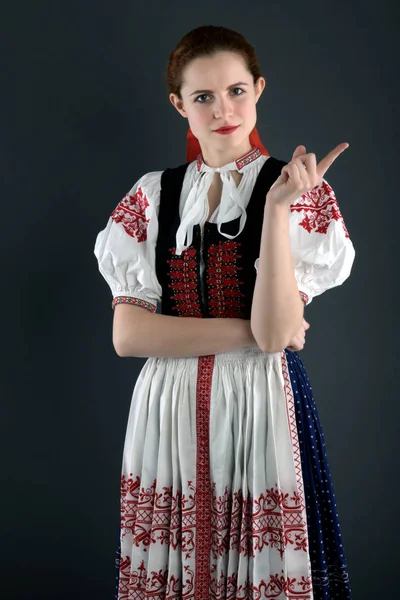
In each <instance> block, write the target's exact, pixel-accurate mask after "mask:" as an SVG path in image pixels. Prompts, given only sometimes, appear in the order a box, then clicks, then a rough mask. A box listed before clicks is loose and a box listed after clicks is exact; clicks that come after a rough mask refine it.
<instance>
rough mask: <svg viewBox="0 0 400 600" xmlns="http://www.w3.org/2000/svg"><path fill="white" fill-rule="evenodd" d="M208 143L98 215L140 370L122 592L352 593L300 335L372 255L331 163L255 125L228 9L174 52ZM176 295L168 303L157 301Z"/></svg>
mask: <svg viewBox="0 0 400 600" xmlns="http://www.w3.org/2000/svg"><path fill="white" fill-rule="evenodd" d="M167 79H168V86H169V92H170V96H169V97H170V100H171V103H172V104H173V105H174V107H175V108H176V109H177V110H178V111H179V113H180V114H181V115H182V116H183V117H184V118H186V119H188V122H189V127H190V129H189V134H188V157H187V158H188V162H187V163H186V164H184V165H182V166H180V167H178V168H173V169H167V170H165V171H163V172H150V173H147V174H146V175H144V176H143V177H141V178H140V179H139V181H138V182H137V183H136V184H135V185H134V186H133V187H132V189H131V190H130V191H129V193H127V194H126V196H125V197H124V198H123V199H122V201H121V202H120V203H119V204H118V206H117V207H116V208H115V210H114V211H113V212H112V214H111V217H110V219H109V221H108V223H107V226H106V228H105V229H104V230H103V231H101V232H100V233H99V234H98V237H97V240H96V247H95V254H96V257H97V259H98V262H99V268H100V271H101V273H102V275H103V276H104V277H105V279H106V281H107V282H108V284H109V286H110V288H111V291H112V294H113V302H112V306H113V308H114V327H113V342H114V346H115V349H116V352H117V353H118V355H120V356H138V357H150V358H148V360H147V362H146V364H145V365H144V367H143V369H142V371H141V373H140V375H139V378H138V380H137V382H136V385H135V388H134V392H133V398H132V405H131V411H130V415H129V422H128V428H127V435H126V441H125V449H124V457H123V471H122V480H121V532H120V555H119V558H118V561H117V563H118V577H117V579H118V583H117V591H116V598H117V599H118V600H125V599H131V598H132V599H136V600H142V599H143V600H144V599H146V598H157V599H166V600H167V599H168V600H170V599H172V598H174V599H180V598H182V599H183V598H184V599H195V600H208V599H217V598H218V599H228V598H229V599H239V598H240V599H250V598H251V599H256V598H274V599H279V600H281V599H289V598H290V599H294V598H296V599H297V600H311V599H314V600H317V599H318V600H319V599H321V600H322V599H335V598H340V599H341V600H345V599H348V598H350V588H349V581H348V573H347V567H346V559H345V553H344V549H343V544H342V536H341V533H340V527H339V521H338V514H337V508H336V504H335V496H334V493H333V489H332V485H331V478H330V473H329V467H328V463H327V459H326V453H325V444H324V440H323V434H322V430H321V426H320V422H319V419H318V414H317V409H316V406H315V402H314V399H313V396H312V391H311V387H310V383H309V380H308V378H307V375H306V372H305V370H304V367H303V365H302V363H301V361H300V359H299V357H298V355H297V354H296V352H294V350H301V349H302V347H303V345H304V341H305V331H306V329H307V328H308V324H307V323H306V322H305V321H304V317H303V313H304V305H307V304H309V303H310V302H311V300H312V298H313V297H315V296H317V295H319V294H321V293H322V292H324V291H326V290H328V289H329V288H332V287H334V286H337V285H340V284H341V283H342V282H343V281H344V280H345V279H346V278H347V277H348V276H349V274H350V270H351V266H352V263H353V259H354V249H353V245H352V243H351V241H350V239H349V235H348V232H347V230H346V227H345V224H344V221H343V218H342V215H341V213H340V210H339V207H338V204H337V202H336V198H335V194H334V192H333V190H332V188H331V187H330V186H329V184H328V183H327V181H326V180H325V179H324V174H325V172H326V171H327V169H328V168H329V166H330V165H331V164H332V162H333V161H334V160H335V159H336V158H337V157H338V156H339V154H340V153H341V152H342V151H343V150H345V149H346V148H347V147H348V144H346V143H344V144H340V145H339V146H337V147H336V148H335V149H334V150H332V151H331V152H330V153H329V154H328V155H327V156H326V157H325V158H324V159H323V160H321V161H320V162H317V160H316V157H315V155H314V154H312V153H308V152H307V150H306V148H305V147H304V146H298V147H297V148H296V150H295V152H294V154H293V157H292V159H291V161H290V162H289V163H288V164H286V163H285V162H284V161H280V160H277V159H275V158H273V157H271V156H269V154H268V152H267V151H266V149H265V148H264V146H263V145H262V144H261V141H260V139H259V137H258V135H257V131H256V129H255V123H256V104H257V102H258V100H259V98H260V96H261V94H262V92H263V89H264V87H265V80H264V79H263V77H262V76H261V73H260V68H259V64H258V62H257V59H256V57H255V54H254V49H253V47H252V46H251V45H250V44H249V43H248V42H247V41H246V40H245V39H244V38H243V37H242V36H241V35H239V34H238V33H236V32H234V31H231V30H228V29H226V28H223V27H212V26H209V27H200V28H198V29H195V30H194V31H191V32H190V33H189V34H187V35H186V36H185V37H184V38H183V39H182V40H181V41H180V42H179V44H178V46H177V48H176V49H175V50H174V52H173V53H172V54H171V56H170V61H169V65H168V74H167ZM159 303H161V314H156V309H157V305H158V304H159Z"/></svg>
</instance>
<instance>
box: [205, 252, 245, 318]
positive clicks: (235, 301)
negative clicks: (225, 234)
mask: <svg viewBox="0 0 400 600" xmlns="http://www.w3.org/2000/svg"><path fill="white" fill-rule="evenodd" d="M240 246H241V244H240V243H238V242H234V241H227V242H221V241H220V242H219V243H218V244H217V245H212V246H210V248H209V250H208V264H207V284H208V298H209V301H208V306H209V311H210V315H211V316H212V317H221V318H223V317H228V318H240V317H242V316H243V310H242V309H243V307H245V303H244V302H242V301H241V300H242V298H245V294H244V293H243V292H241V291H240V286H241V285H243V281H240V277H239V274H240V271H241V270H242V267H239V266H238V265H237V261H238V259H240V258H241V255H240V254H239V253H238V251H239V249H240Z"/></svg>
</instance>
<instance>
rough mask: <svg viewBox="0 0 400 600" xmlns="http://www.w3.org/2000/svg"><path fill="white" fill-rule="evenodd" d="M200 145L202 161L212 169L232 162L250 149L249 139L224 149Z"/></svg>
mask: <svg viewBox="0 0 400 600" xmlns="http://www.w3.org/2000/svg"><path fill="white" fill-rule="evenodd" d="M200 147H201V154H202V157H203V161H204V163H205V164H206V165H207V166H208V167H211V168H212V169H217V168H218V167H223V166H225V165H227V164H229V163H231V162H234V161H236V160H238V159H239V158H242V156H244V155H245V154H247V153H248V152H250V150H251V149H252V147H251V144H250V141H249V140H247V141H246V142H244V143H243V144H241V145H240V146H238V147H236V148H229V149H227V150H226V151H218V150H216V149H215V148H212V147H204V146H201V145H200Z"/></svg>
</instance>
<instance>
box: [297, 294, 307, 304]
mask: <svg viewBox="0 0 400 600" xmlns="http://www.w3.org/2000/svg"><path fill="white" fill-rule="evenodd" d="M299 294H300V298H301V299H302V300H303V302H304V306H305V305H306V304H307V302H308V296H307V294H305V293H304V292H299Z"/></svg>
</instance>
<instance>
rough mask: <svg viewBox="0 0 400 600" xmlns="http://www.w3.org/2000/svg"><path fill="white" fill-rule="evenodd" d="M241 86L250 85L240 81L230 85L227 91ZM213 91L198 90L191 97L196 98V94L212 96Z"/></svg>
mask: <svg viewBox="0 0 400 600" xmlns="http://www.w3.org/2000/svg"><path fill="white" fill-rule="evenodd" d="M240 85H249V84H248V83H245V82H244V81H238V82H237V83H232V85H229V86H228V87H227V88H226V89H227V90H229V89H231V88H233V87H239V86H240ZM212 93H213V92H212V90H196V91H195V92H192V93H191V94H190V96H194V95H195V94H212Z"/></svg>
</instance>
